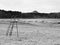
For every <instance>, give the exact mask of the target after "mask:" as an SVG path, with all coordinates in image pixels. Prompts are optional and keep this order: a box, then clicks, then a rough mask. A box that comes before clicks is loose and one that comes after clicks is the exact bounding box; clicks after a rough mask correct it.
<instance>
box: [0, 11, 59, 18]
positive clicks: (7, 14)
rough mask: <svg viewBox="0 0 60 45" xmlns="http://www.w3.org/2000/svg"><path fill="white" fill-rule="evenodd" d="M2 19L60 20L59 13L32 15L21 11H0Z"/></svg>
mask: <svg viewBox="0 0 60 45" xmlns="http://www.w3.org/2000/svg"><path fill="white" fill-rule="evenodd" d="M0 18H60V12H58V13H39V12H37V11H35V13H34V12H30V13H22V12H19V11H6V10H0Z"/></svg>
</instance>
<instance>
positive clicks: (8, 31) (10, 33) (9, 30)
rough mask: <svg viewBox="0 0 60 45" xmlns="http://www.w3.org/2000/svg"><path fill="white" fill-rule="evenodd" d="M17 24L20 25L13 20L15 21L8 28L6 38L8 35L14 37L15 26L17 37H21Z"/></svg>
mask: <svg viewBox="0 0 60 45" xmlns="http://www.w3.org/2000/svg"><path fill="white" fill-rule="evenodd" d="M17 23H18V21H16V20H15V19H13V21H11V22H10V24H9V27H8V30H7V32H6V36H8V35H9V36H12V33H13V28H14V25H16V30H17V37H18V36H19V34H18V25H17Z"/></svg>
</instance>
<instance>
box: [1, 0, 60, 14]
mask: <svg viewBox="0 0 60 45" xmlns="http://www.w3.org/2000/svg"><path fill="white" fill-rule="evenodd" d="M0 9H4V10H12V11H21V12H32V11H35V10H36V11H38V12H42V13H50V12H60V0H0Z"/></svg>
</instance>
